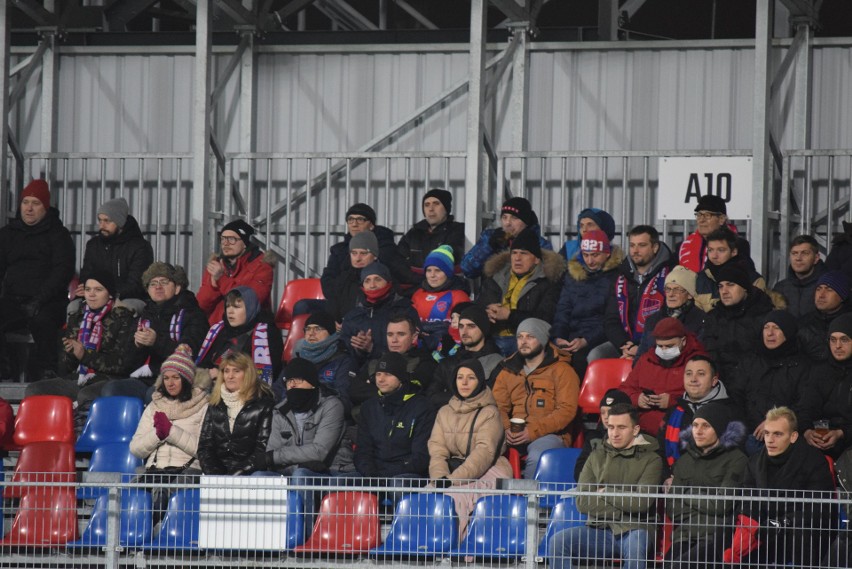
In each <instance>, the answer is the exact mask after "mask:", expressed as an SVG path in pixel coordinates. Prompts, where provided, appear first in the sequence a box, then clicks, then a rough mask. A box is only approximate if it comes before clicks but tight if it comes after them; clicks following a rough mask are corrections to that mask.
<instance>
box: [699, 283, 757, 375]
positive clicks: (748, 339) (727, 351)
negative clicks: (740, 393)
mask: <svg viewBox="0 0 852 569" xmlns="http://www.w3.org/2000/svg"><path fill="white" fill-rule="evenodd" d="M771 311H772V301H771V300H770V299H769V297H768V296H766V293H765V292H763V291H762V290H759V289H756V288H754V287H752V288H751V290H749V291H748V296H746V298H745V300H743V301H742V302H740V303H739V304H737V305H735V306H725V305H724V304H722V303H721V302H720V303H719V304H717V305H716V306H715V307H714V308H713V310H711V311H710V312H708V313H707V318H706V319H705V320H704V346H705V347H706V348H707V352H708V353H709V354H710V356H711V357H712V358H713V359H714V360H715V361H716V363H717V364H718V365H719V374H720V377H721V379H722V381H724V382H725V385H726V386H727V385H728V381H729V378H732V377H736V373H737V367H738V366H739V364H740V362H741V361H742V360H744V359H746V356H748V357H751V356H752V355H753V354H754V353H755V352H756V351H757V349H758V346H759V345H761V343H762V341H761V335H760V331H761V330H762V329H763V317H764V316H766V315H767V314H768V313H769V312H771Z"/></svg>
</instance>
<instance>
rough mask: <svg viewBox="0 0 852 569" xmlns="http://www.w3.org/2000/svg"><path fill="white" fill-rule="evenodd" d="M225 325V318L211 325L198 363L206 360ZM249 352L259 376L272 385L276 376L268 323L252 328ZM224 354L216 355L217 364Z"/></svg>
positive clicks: (197, 360)
mask: <svg viewBox="0 0 852 569" xmlns="http://www.w3.org/2000/svg"><path fill="white" fill-rule="evenodd" d="M224 327H225V322H224V321H223V320H220V321H219V322H217V323H216V324H214V325H213V326H211V327H210V330H209V331H208V332H207V336H205V337H204V342H202V343H201V350H199V352H198V358H196V360H195V363H196V364H200V363H201V361H202V360H204V358H205V357H206V356H207V353H208V352H209V351H210V348H212V347H213V343H214V342H215V341H216V337H217V336H218V335H219V333H220V332H221V331H222V328H224ZM248 353H249V355H250V356H251V359H252V360H253V361H254V367H255V369H257V375H258V377H259V378H260V379H261V380H262V381H264V382H266V384H267V385H272V381H273V379H274V378H273V377H272V355H271V353H270V351H269V327H268V325H267V324H265V323H263V322H260V323H258V324H257V326H255V327H254V329H253V330H252V332H251V351H250V352H248ZM224 354H225V352H222V353H221V354H217V355H216V360H215V361H214V363H215V364H216V365H217V366H218V365H219V362H220V361H222V356H223V355H224Z"/></svg>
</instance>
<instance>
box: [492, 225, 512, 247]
mask: <svg viewBox="0 0 852 569" xmlns="http://www.w3.org/2000/svg"><path fill="white" fill-rule="evenodd" d="M508 245H509V237H508V236H507V235H506V232H505V231H503V229H502V228H497V229H495V230H494V233H492V234H491V238H490V239H488V246H489V247H491V250H492V251H494V252H495V253H496V252H497V251H502V250H503V249H505V248H506V247H507V246H508Z"/></svg>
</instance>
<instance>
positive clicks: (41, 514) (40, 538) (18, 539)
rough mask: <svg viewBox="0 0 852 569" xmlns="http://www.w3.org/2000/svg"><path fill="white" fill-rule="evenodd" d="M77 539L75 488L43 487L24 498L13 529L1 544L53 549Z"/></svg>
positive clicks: (13, 523)
mask: <svg viewBox="0 0 852 569" xmlns="http://www.w3.org/2000/svg"><path fill="white" fill-rule="evenodd" d="M75 539H77V497H76V496H75V495H74V488H73V487H65V488H50V489H45V488H42V489H41V490H40V491H37V492H30V493H28V494H25V495H24V496H23V497H22V498H21V502H20V505H19V506H18V512H17V513H16V514H15V519H14V521H13V522H12V529H10V530H9V533H7V534H6V535H5V537H3V540H2V541H0V545H24V546H49V545H61V544H64V543H67V542H69V541H72V540H75Z"/></svg>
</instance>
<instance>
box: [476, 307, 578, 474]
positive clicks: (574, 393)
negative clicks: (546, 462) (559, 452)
mask: <svg viewBox="0 0 852 569" xmlns="http://www.w3.org/2000/svg"><path fill="white" fill-rule="evenodd" d="M549 337H550V324H548V323H547V322H545V321H544V320H539V319H538V318H527V319H526V320H524V321H523V322H521V323H520V325H519V326H518V331H517V343H518V351H517V352H516V353H515V354H514V355H513V356H511V357H510V358H507V359H506V360H504V361H503V363H502V364H501V368H500V372H499V373H498V374H497V379H496V380H495V381H494V389H493V391H494V399H496V400H497V407H499V408H500V416H501V418H502V420H503V428H504V429H505V430H506V443H507V444H509V446H513V447H516V448H518V449H519V452H520V453H521V454H522V455H523V454H526V455H527V462H526V465H525V466H524V478H527V479H531V478H532V477H533V475H534V474H535V469H536V465H537V464H538V460H539V458H541V454H542V453H543V452H544V451H546V450H548V449H552V448H562V447H569V446H571V441H572V438H571V424H572V423H573V421H574V418H575V417H576V416H577V400H578V397H579V394H580V380H579V379H578V378H577V373H576V372H575V371H574V368H572V367H571V364H570V363H569V361H570V355H568V354H566V353H563V352H560V351H559V350H558V349H557V348H556V347H555V346H553V345H551V344H549V343H548V338H549ZM511 419H523V420H524V423H523V429H522V430H520V431H517V430H515V429H517V427H515V429H513V428H512V423H511V422H510V420H511ZM516 424H517V423H516Z"/></svg>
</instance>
